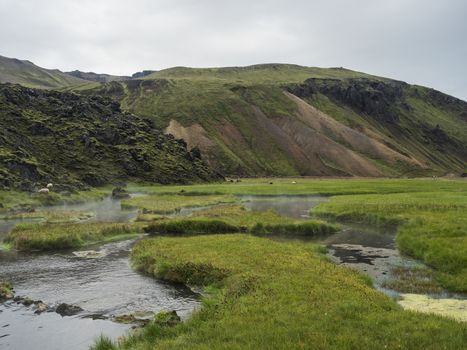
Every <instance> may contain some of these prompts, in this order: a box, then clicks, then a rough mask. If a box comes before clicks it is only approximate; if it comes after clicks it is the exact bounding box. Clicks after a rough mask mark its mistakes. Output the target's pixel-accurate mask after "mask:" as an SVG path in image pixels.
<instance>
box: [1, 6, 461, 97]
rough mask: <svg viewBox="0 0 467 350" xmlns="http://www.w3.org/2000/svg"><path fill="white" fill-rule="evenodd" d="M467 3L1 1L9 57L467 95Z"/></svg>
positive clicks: (67, 66)
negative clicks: (313, 78)
mask: <svg viewBox="0 0 467 350" xmlns="http://www.w3.org/2000/svg"><path fill="white" fill-rule="evenodd" d="M466 18H467V1H466V0H443V1H441V0H327V1H315V0H303V1H302V0H299V1H294V0H288V1H286V0H282V1H276V0H268V1H264V0H235V1H223V0H193V1H192V0H131V1H130V0H79V1H76V0H40V1H39V0H0V55H3V56H7V57H14V58H19V59H27V60H30V61H32V62H34V63H35V64H37V65H39V66H41V67H45V68H58V69H60V70H62V71H70V70H75V69H79V70H82V71H93V72H98V73H109V74H115V75H129V74H132V73H134V72H137V71H141V70H143V69H153V70H159V69H163V68H169V67H173V66H189V67H220V66H243V65H250V64H257V63H294V64H300V65H304V66H318V67H345V68H349V69H354V70H358V71H363V72H366V73H370V74H375V75H380V76H386V77H390V78H394V79H399V80H404V81H407V82H409V83H414V84H420V85H425V86H429V87H433V88H435V89H438V90H441V91H443V92H446V93H449V94H451V95H454V96H456V97H459V98H462V99H464V100H467V20H466Z"/></svg>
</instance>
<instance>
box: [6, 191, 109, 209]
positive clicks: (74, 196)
mask: <svg viewBox="0 0 467 350" xmlns="http://www.w3.org/2000/svg"><path fill="white" fill-rule="evenodd" d="M111 191H112V187H98V188H92V189H89V190H88V191H81V192H75V193H61V194H60V193H57V192H50V193H48V194H39V193H29V192H20V191H5V190H1V191H0V204H1V206H0V214H2V213H3V214H4V215H5V214H6V213H8V212H24V211H27V210H25V209H31V208H37V207H41V206H50V205H59V204H76V203H84V202H86V201H90V200H100V199H103V198H104V197H105V196H108V195H110V193H111Z"/></svg>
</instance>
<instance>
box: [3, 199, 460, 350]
mask: <svg viewBox="0 0 467 350" xmlns="http://www.w3.org/2000/svg"><path fill="white" fill-rule="evenodd" d="M241 199H242V201H243V204H244V205H245V206H246V207H247V209H249V210H254V211H264V210H268V209H273V210H276V211H277V212H278V213H279V214H281V215H284V216H289V217H293V218H297V219H306V218H309V210H310V209H311V208H313V207H315V206H316V205H318V204H319V203H322V202H323V201H326V200H327V199H326V198H325V197H318V196H308V197H303V196H300V197H299V196H275V197H264V196H242V197H241ZM199 209H202V208H198V209H184V210H182V211H181V212H180V213H178V214H177V215H182V216H189V215H190V214H191V212H193V211H195V210H199ZM47 210H79V211H87V212H92V213H93V214H94V216H93V217H92V218H91V219H89V220H90V221H97V222H127V221H130V220H132V219H133V218H135V216H136V215H137V211H136V210H122V209H121V207H120V202H119V201H114V200H112V199H110V198H107V199H105V200H103V201H99V202H90V203H86V204H80V205H68V206H57V207H52V208H50V207H48V208H47ZM18 222H21V221H20V220H11V221H1V220H0V240H1V239H3V237H4V236H5V234H6V233H7V232H8V231H9V230H10V229H11V228H12V227H13V226H14V225H15V224H16V223H18ZM274 239H278V240H284V239H285V240H291V239H292V240H294V239H295V238H293V237H287V238H284V237H275V238H274ZM296 239H297V240H303V238H296ZM321 243H324V244H325V245H326V246H327V248H328V256H329V257H330V259H332V260H333V261H335V262H336V263H337V264H341V265H345V266H348V267H350V268H354V269H357V270H359V271H362V272H364V273H367V274H369V275H370V276H371V277H372V279H373V280H374V281H375V286H376V288H378V289H380V290H381V291H383V292H385V293H387V294H389V295H391V296H396V297H399V298H401V299H402V300H401V301H400V303H401V304H402V305H403V306H404V307H406V308H415V309H416V310H419V311H420V310H421V311H426V310H427V309H429V308H430V307H431V308H432V309H433V305H434V308H435V309H436V308H438V309H439V310H438V311H439V312H438V313H441V314H443V312H444V314H448V315H450V312H451V311H452V313H457V314H459V313H460V315H461V317H466V320H467V301H466V300H465V298H463V297H462V296H457V295H451V294H448V293H446V294H441V295H431V296H424V295H412V299H413V298H414V297H413V296H415V297H416V298H418V299H417V300H416V303H414V302H412V301H411V299H410V298H411V296H407V295H398V293H396V292H394V291H391V290H387V289H384V288H382V287H381V285H382V283H383V282H384V280H385V279H387V278H388V277H389V276H390V271H391V269H392V267H394V266H414V265H419V263H418V262H416V261H414V260H411V259H409V258H406V257H403V256H401V255H400V254H399V252H398V251H397V249H396V247H395V230H378V229H375V228H372V227H368V226H355V225H352V226H349V225H346V226H345V227H344V228H343V230H342V231H340V232H338V233H336V234H333V235H331V236H329V237H327V238H326V239H325V240H324V241H321ZM132 244H134V241H123V242H114V243H108V244H105V245H100V246H95V247H86V248H85V249H82V250H80V251H74V252H73V251H68V252H61V253H55V254H24V253H14V252H2V251H0V278H2V279H6V280H10V281H11V282H12V283H13V285H14V286H15V291H16V294H17V295H21V296H28V297H30V298H32V299H34V300H42V301H43V302H45V303H46V304H48V305H50V306H54V305H57V304H59V303H63V302H65V303H69V304H73V305H77V306H80V307H81V308H83V309H84V311H83V312H82V313H80V314H78V315H77V316H72V317H61V316H60V315H58V314H57V313H55V312H47V313H43V314H41V315H35V314H34V311H33V309H32V308H28V307H25V306H22V305H18V304H16V303H13V302H7V303H5V304H3V305H0V349H15V350H16V349H18V350H22V349H47V350H50V349H52V350H55V349H87V348H88V347H89V345H91V344H92V343H93V341H94V340H95V339H96V337H98V336H99V335H100V334H105V335H107V336H109V337H111V338H113V339H117V338H118V337H120V336H121V335H123V334H125V333H126V332H127V331H128V329H129V328H130V327H131V325H123V324H118V323H114V322H112V321H110V320H106V319H104V320H103V319H100V318H102V317H104V318H105V317H110V316H112V315H121V314H130V313H137V312H143V311H144V312H148V311H152V312H158V311H161V310H176V311H177V313H178V314H179V315H181V316H182V318H183V317H187V316H188V315H189V314H190V313H191V312H192V311H193V310H194V309H195V308H196V307H198V306H199V302H198V298H197V297H198V296H197V295H196V294H194V293H193V292H192V291H190V290H189V289H188V288H185V287H183V286H175V285H172V284H168V283H164V282H161V281H157V280H155V279H153V278H151V277H147V276H144V275H142V274H139V273H137V272H135V271H134V270H133V269H131V267H130V266H129V261H128V257H129V252H130V249H131V246H132ZM88 250H95V251H97V252H98V258H94V259H89V258H86V254H85V251H88ZM416 298H415V299H416ZM420 298H425V299H423V300H421V299H420ZM426 298H427V299H426ZM443 298H445V299H443ZM443 300H445V301H446V303H443ZM404 302H405V304H404ZM448 304H449V306H447V305H448ZM414 305H415V306H414ZM449 308H451V309H452V310H450V309H449ZM435 311H436V310H435Z"/></svg>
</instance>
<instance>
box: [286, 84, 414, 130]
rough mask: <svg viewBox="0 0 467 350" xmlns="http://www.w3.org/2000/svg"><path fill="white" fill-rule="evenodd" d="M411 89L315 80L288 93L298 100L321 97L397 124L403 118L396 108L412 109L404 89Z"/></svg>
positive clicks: (404, 86)
mask: <svg viewBox="0 0 467 350" xmlns="http://www.w3.org/2000/svg"><path fill="white" fill-rule="evenodd" d="M407 86H408V84H406V83H404V82H401V81H396V80H391V81H384V80H372V79H366V78H354V79H320V78H311V79H307V80H306V81H305V82H304V83H303V84H299V85H295V86H290V87H288V91H289V92H290V93H292V94H294V95H296V96H298V97H311V96H312V95H314V94H315V93H321V94H323V95H325V96H327V97H329V98H331V99H332V100H335V101H338V102H340V103H343V104H346V105H349V106H351V107H352V108H353V109H355V110H356V111H357V112H360V113H365V114H367V115H369V116H372V117H373V118H374V119H377V120H378V121H380V122H384V123H388V124H397V123H398V122H399V116H398V113H397V109H396V108H395V106H400V107H402V108H406V109H407V108H409V107H408V105H407V104H405V100H404V89H405V88H406V87H407Z"/></svg>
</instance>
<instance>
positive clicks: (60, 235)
mask: <svg viewBox="0 0 467 350" xmlns="http://www.w3.org/2000/svg"><path fill="white" fill-rule="evenodd" d="M139 233H141V229H140V228H139V227H138V226H135V225H125V224H107V223H89V224H84V223H83V224H40V223H27V224H19V225H16V226H15V228H14V229H13V230H12V231H11V232H10V233H9V234H8V236H7V238H6V240H5V242H6V243H7V244H8V245H9V246H10V247H12V248H15V249H18V250H21V251H45V250H56V249H69V248H79V247H82V246H84V245H88V244H92V243H97V242H105V241H110V240H117V239H127V238H133V237H135V236H136V235H138V234H139Z"/></svg>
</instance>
